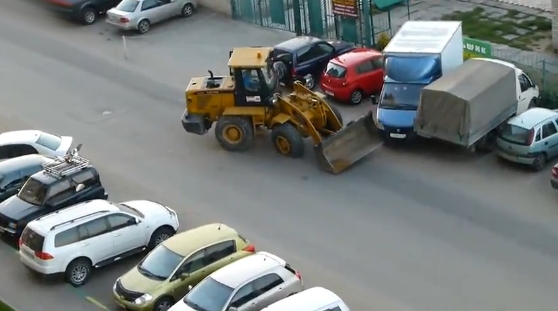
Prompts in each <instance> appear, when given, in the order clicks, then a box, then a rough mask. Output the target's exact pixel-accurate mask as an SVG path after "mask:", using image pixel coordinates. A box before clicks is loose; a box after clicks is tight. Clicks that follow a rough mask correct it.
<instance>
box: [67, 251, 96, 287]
mask: <svg viewBox="0 0 558 311" xmlns="http://www.w3.org/2000/svg"><path fill="white" fill-rule="evenodd" d="M92 269H93V266H92V265H91V261H89V259H86V258H78V259H76V260H74V261H72V262H71V263H70V264H69V265H68V267H67V268H66V272H65V278H66V282H68V283H69V284H70V285H72V286H74V287H79V286H82V285H84V284H85V283H87V281H89V278H91V270H92Z"/></svg>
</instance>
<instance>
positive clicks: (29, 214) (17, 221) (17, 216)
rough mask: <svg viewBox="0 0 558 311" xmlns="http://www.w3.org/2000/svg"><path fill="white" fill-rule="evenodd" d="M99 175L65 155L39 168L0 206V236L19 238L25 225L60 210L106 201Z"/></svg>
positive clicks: (80, 159)
mask: <svg viewBox="0 0 558 311" xmlns="http://www.w3.org/2000/svg"><path fill="white" fill-rule="evenodd" d="M107 198H108V194H107V192H106V191H105V188H104V187H103V185H102V184H101V180H100V177H99V173H98V172H97V170H96V169H95V168H94V167H93V166H91V165H90V163H89V161H88V160H87V159H84V158H83V157H80V156H78V155H71V154H70V155H67V156H65V157H64V158H56V160H55V161H53V162H51V163H47V164H44V165H43V170H42V171H40V172H38V173H35V174H33V175H32V176H31V177H29V179H27V181H26V182H25V184H23V186H22V187H21V190H19V192H18V193H17V194H16V195H14V196H12V197H10V198H9V199H7V200H5V201H4V202H2V203H0V233H5V234H8V235H10V236H12V237H19V236H21V233H22V231H23V229H24V228H25V226H26V225H27V223H29V222H30V221H31V220H33V219H36V218H38V217H40V216H43V215H46V214H49V213H52V212H55V211H57V210H60V209H62V208H64V207H67V206H70V205H73V204H76V203H79V202H83V201H88V200H93V199H105V200H106V199H107Z"/></svg>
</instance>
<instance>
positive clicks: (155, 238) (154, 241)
mask: <svg viewBox="0 0 558 311" xmlns="http://www.w3.org/2000/svg"><path fill="white" fill-rule="evenodd" d="M174 233H175V232H174V230H173V229H172V228H171V227H161V228H159V229H157V230H155V232H153V234H152V235H151V238H150V239H149V244H148V245H147V247H148V248H149V249H150V250H151V249H154V248H155V247H156V246H157V245H159V244H161V243H162V242H163V241H164V240H166V239H168V238H170V237H172V236H173V235H174Z"/></svg>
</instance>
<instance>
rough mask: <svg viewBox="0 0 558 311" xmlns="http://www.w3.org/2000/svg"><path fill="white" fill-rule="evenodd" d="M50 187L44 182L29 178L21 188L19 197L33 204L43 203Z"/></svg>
mask: <svg viewBox="0 0 558 311" xmlns="http://www.w3.org/2000/svg"><path fill="white" fill-rule="evenodd" d="M47 190H48V187H47V186H46V185H45V184H43V183H42V182H40V181H38V180H36V179H34V178H32V177H31V178H29V179H27V181H26V182H25V184H24V185H23V187H21V190H19V193H18V194H17V197H18V198H20V199H22V200H23V201H25V202H27V203H29V204H33V205H43V203H44V202H45V199H46V194H47Z"/></svg>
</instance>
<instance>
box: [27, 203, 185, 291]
mask: <svg viewBox="0 0 558 311" xmlns="http://www.w3.org/2000/svg"><path fill="white" fill-rule="evenodd" d="M178 226H179V222H178V216H177V215H176V212H175V211H174V210H172V209H170V208H168V207H167V206H164V205H162V204H159V203H157V202H152V201H147V200H138V201H129V202H123V203H112V202H109V201H105V200H92V201H87V202H83V203H80V204H76V205H73V206H71V207H68V208H66V209H62V210H59V211H57V212H54V213H52V214H48V215H46V216H43V217H40V218H38V219H35V220H33V221H31V222H30V223H29V224H28V225H27V227H26V228H25V229H24V230H23V234H22V236H21V238H20V239H19V256H20V258H21V262H22V263H23V264H24V265H25V266H26V267H27V268H29V269H30V270H32V271H33V272H36V273H38V274H40V275H43V276H53V275H59V274H61V275H63V276H64V277H65V280H66V281H67V282H68V283H70V284H71V285H73V286H81V285H83V284H85V283H86V282H87V281H88V280H89V278H90V276H91V271H92V269H93V268H98V267H101V266H104V265H108V264H111V263H113V262H115V261H117V260H120V259H122V258H124V257H127V256H130V255H133V254H136V253H138V252H141V251H144V250H146V249H152V248H154V247H155V246H156V245H157V244H159V243H161V242H162V241H164V240H165V239H168V238H169V237H171V236H173V235H174V234H175V233H176V231H177V230H178Z"/></svg>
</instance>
